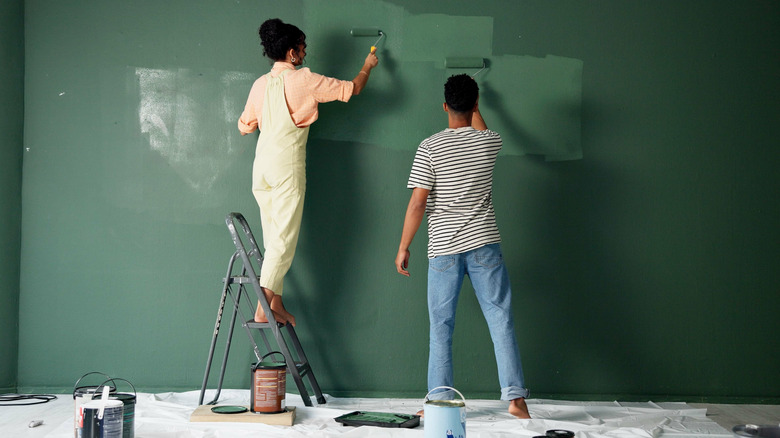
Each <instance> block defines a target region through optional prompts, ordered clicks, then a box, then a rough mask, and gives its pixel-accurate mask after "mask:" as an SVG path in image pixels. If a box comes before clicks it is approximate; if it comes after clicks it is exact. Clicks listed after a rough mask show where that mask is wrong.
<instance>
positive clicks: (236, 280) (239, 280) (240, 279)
mask: <svg viewBox="0 0 780 438" xmlns="http://www.w3.org/2000/svg"><path fill="white" fill-rule="evenodd" d="M257 279H258V280H259V279H260V277H257ZM222 281H223V282H226V281H227V283H228V284H249V283H252V278H251V277H246V276H241V275H234V276H233V277H230V278H223V279H222Z"/></svg>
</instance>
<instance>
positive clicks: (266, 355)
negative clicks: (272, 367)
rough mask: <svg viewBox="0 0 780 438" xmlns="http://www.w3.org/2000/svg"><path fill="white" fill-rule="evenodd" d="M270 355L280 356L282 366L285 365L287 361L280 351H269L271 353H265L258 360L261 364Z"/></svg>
mask: <svg viewBox="0 0 780 438" xmlns="http://www.w3.org/2000/svg"><path fill="white" fill-rule="evenodd" d="M272 354H281V355H282V362H284V364H285V365H287V359H286V358H285V357H284V354H282V352H281V351H271V352H268V353H266V354H265V355H264V356H263V357H261V358H260V362H262V361H263V359H265V358H266V357H268V356H270V355H272ZM260 362H257V363H258V364H259V363H260Z"/></svg>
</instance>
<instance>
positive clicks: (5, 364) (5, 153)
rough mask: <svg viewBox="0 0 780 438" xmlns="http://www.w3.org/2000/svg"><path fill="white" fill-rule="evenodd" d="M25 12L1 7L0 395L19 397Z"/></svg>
mask: <svg viewBox="0 0 780 438" xmlns="http://www.w3.org/2000/svg"><path fill="white" fill-rule="evenodd" d="M23 111H24V8H23V2H22V0H13V1H4V2H2V4H0V205H2V210H0V248H2V251H1V252H0V321H2V323H3V329H2V330H0V351H2V354H0V393H5V392H15V391H16V374H17V359H18V347H19V344H18V341H19V251H20V250H21V244H22V237H21V219H22V147H23V140H22V133H23V121H24V117H23Z"/></svg>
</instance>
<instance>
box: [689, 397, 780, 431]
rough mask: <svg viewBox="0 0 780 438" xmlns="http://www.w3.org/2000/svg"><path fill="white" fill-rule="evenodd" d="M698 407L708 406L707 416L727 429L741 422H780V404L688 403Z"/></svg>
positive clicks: (772, 423)
mask: <svg viewBox="0 0 780 438" xmlns="http://www.w3.org/2000/svg"><path fill="white" fill-rule="evenodd" d="M688 404H689V405H690V406H693V407H697V408H707V418H709V419H711V420H712V421H714V422H716V423H718V424H719V425H720V426H721V427H723V428H724V429H726V430H729V431H730V430H731V428H733V427H734V426H737V425H740V424H756V425H775V426H777V425H778V424H780V405H727V404H707V403H688Z"/></svg>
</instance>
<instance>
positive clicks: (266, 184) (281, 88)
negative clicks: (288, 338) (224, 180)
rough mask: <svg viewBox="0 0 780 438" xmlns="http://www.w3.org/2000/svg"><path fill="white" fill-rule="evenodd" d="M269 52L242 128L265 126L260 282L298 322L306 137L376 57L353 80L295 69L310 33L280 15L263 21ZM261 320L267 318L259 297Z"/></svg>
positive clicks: (352, 91)
mask: <svg viewBox="0 0 780 438" xmlns="http://www.w3.org/2000/svg"><path fill="white" fill-rule="evenodd" d="M259 33H260V40H261V43H262V45H263V55H265V56H267V57H268V58H270V59H272V60H273V61H274V65H273V67H272V69H271V71H270V73H268V74H266V75H264V76H262V77H260V78H259V79H257V80H256V81H255V83H254V85H253V86H252V90H251V91H250V92H249V98H248V99H247V102H246V107H245V108H244V112H243V113H242V114H241V117H240V118H239V120H238V129H239V130H240V131H241V135H246V134H249V133H251V132H254V130H255V129H260V136H259V138H258V140H257V150H256V152H255V161H254V166H253V169H252V193H253V194H254V196H255V199H256V200H257V204H258V206H259V207H260V219H261V225H262V227H263V243H264V245H265V258H264V260H263V266H262V268H261V270H260V286H261V287H262V288H263V293H264V294H265V298H266V299H267V300H268V303H269V304H270V307H271V311H272V312H273V314H274V318H275V319H276V321H278V322H281V323H283V324H285V323H288V322H289V323H290V324H292V325H295V317H293V316H292V315H291V314H290V313H289V312H288V311H287V310H286V309H285V308H284V303H283V302H282V293H283V280H284V275H285V274H286V273H287V270H288V269H289V268H290V264H291V263H292V259H293V256H294V254H295V247H296V245H297V243H298V232H299V231H300V225H301V217H302V213H303V198H304V193H305V191H306V141H307V139H308V137H309V126H310V125H311V124H312V123H314V121H315V120H317V116H318V112H317V105H318V104H319V103H322V102H331V101H334V100H340V101H342V102H347V101H349V98H350V97H352V96H354V95H357V94H359V93H360V92H361V91H362V90H363V88H364V87H365V85H366V82H368V77H369V75H370V74H371V69H373V68H374V67H376V65H377V63H378V62H379V61H378V60H377V57H376V55H375V54H373V53H369V54H368V56H367V57H366V60H365V62H364V63H363V67H362V68H361V69H360V71H359V72H358V74H357V76H355V78H354V79H352V80H351V81H342V80H339V79H334V78H329V77H326V76H322V75H319V74H316V73H313V72H312V71H311V70H309V69H308V68H301V69H296V67H298V66H300V65H302V64H303V62H304V58H305V57H306V35H305V34H304V33H303V32H302V31H301V30H300V29H298V28H297V27H296V26H293V25H291V24H287V23H284V22H282V21H281V20H279V19H278V18H274V19H271V20H267V21H265V22H264V23H263V24H262V25H261V26H260V32H259ZM255 321H257V322H268V319H267V317H266V316H265V313H264V312H263V308H262V306H261V305H260V303H258V305H257V311H256V312H255Z"/></svg>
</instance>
